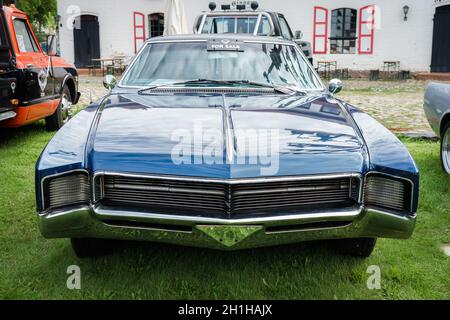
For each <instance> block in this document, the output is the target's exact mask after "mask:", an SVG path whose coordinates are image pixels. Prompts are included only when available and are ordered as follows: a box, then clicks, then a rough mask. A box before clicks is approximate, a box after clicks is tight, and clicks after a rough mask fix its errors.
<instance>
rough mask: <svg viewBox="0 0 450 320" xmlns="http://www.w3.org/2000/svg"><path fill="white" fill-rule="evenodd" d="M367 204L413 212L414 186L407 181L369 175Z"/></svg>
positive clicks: (366, 186)
mask: <svg viewBox="0 0 450 320" xmlns="http://www.w3.org/2000/svg"><path fill="white" fill-rule="evenodd" d="M364 189H365V190H364V200H365V204H366V205H369V206H376V207H381V208H386V209H389V210H393V211H399V212H405V211H411V192H412V184H411V182H409V181H407V180H402V179H399V178H394V177H390V176H384V175H379V174H369V175H368V176H367V177H366V183H365V188H364Z"/></svg>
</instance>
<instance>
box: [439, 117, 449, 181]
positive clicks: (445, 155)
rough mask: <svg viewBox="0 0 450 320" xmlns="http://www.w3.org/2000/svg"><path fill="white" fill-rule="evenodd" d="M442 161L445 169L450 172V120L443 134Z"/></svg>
mask: <svg viewBox="0 0 450 320" xmlns="http://www.w3.org/2000/svg"><path fill="white" fill-rule="evenodd" d="M441 163H442V168H444V171H445V172H447V174H450V122H447V124H446V125H445V126H444V130H443V131H442V135H441Z"/></svg>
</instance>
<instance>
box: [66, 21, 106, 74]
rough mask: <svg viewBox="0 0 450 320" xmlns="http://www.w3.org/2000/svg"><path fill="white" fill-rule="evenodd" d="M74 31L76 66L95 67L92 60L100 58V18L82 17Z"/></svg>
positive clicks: (76, 22)
mask: <svg viewBox="0 0 450 320" xmlns="http://www.w3.org/2000/svg"><path fill="white" fill-rule="evenodd" d="M74 24H75V27H74V29H73V41H74V51H75V66H76V67H77V68H85V67H87V66H89V65H93V62H92V59H98V58H100V32H99V23H98V17H96V16H93V15H82V16H79V17H78V18H76V20H75V22H74Z"/></svg>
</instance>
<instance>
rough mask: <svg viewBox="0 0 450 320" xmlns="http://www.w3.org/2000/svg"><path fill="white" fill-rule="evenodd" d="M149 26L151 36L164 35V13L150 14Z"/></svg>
mask: <svg viewBox="0 0 450 320" xmlns="http://www.w3.org/2000/svg"><path fill="white" fill-rule="evenodd" d="M148 27H149V31H148V34H149V35H150V38H154V37H159V36H162V35H163V33H164V13H153V14H151V15H149V16H148Z"/></svg>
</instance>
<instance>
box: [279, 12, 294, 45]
mask: <svg viewBox="0 0 450 320" xmlns="http://www.w3.org/2000/svg"><path fill="white" fill-rule="evenodd" d="M279 19H280V27H281V36H282V37H283V38H284V39H288V40H292V32H291V28H290V27H289V24H288V23H287V21H286V18H285V17H283V16H279Z"/></svg>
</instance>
